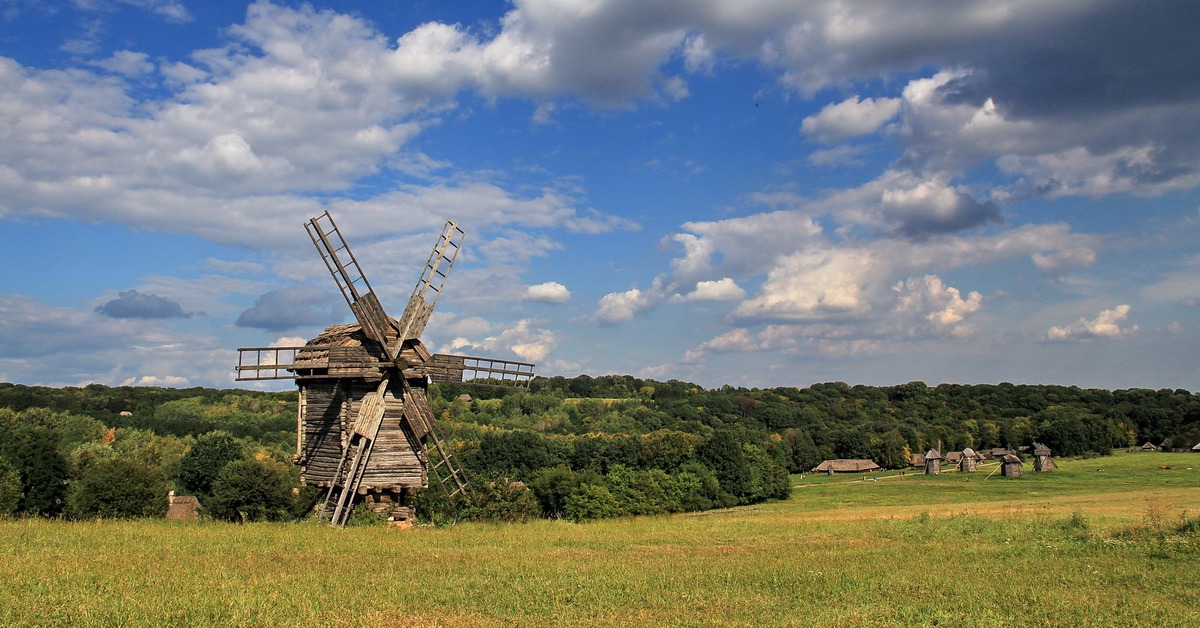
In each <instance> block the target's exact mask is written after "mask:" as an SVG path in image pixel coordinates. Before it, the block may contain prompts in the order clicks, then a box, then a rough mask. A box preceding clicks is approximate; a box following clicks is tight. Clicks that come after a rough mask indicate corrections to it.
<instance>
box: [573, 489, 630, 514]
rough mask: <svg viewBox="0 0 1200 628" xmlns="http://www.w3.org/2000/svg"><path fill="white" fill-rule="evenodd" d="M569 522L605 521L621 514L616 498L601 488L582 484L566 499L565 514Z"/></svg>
mask: <svg viewBox="0 0 1200 628" xmlns="http://www.w3.org/2000/svg"><path fill="white" fill-rule="evenodd" d="M565 514H566V515H567V518H568V519H570V520H571V521H576V522H578V521H588V520H591V519H607V518H609V517H617V516H620V515H621V514H623V513H622V512H621V507H620V504H619V503H617V498H616V497H613V494H612V493H611V492H609V490H608V489H607V488H605V487H603V486H598V485H595V484H584V485H582V486H580V487H579V490H577V491H575V492H574V493H572V494H571V496H570V497H568V498H567V507H566V513H565Z"/></svg>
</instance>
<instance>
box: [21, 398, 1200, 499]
mask: <svg viewBox="0 0 1200 628" xmlns="http://www.w3.org/2000/svg"><path fill="white" fill-rule="evenodd" d="M296 399H297V395H296V393H295V392H294V391H289V392H282V393H264V392H251V391H244V390H220V389H204V388H189V389H171V388H151V387H106V386H100V385H90V386H86V387H83V388H61V389H55V388H44V387H31V386H21V385H14V384H3V383H0V434H3V436H4V438H3V440H2V442H0V515H3V514H14V513H15V514H23V515H43V516H68V517H77V518H87V517H94V516H114V517H133V516H161V514H162V511H164V510H165V508H166V504H165V500H163V499H162V495H164V494H165V493H166V491H167V490H171V489H174V490H177V491H180V492H184V493H188V494H196V495H198V496H199V497H200V498H201V502H202V503H203V504H204V506H205V508H206V511H207V512H208V513H209V514H210V515H212V516H215V517H220V518H225V519H230V520H248V519H268V520H281V519H288V518H296V517H302V516H305V515H306V514H307V513H308V512H310V511H311V508H312V506H313V504H314V503H315V501H316V499H317V498H318V495H316V494H315V491H313V490H299V486H298V484H297V472H296V469H295V467H294V466H293V465H292V464H291V457H292V454H293V453H294V447H295V438H296V433H295V425H296V424H295V409H296ZM430 401H431V405H432V407H433V410H434V413H435V414H436V415H437V417H438V420H439V422H440V425H441V429H442V431H443V433H444V434H443V436H444V437H446V438H447V439H448V440H449V441H450V442H451V443H452V446H453V447H454V449H455V451H456V452H457V455H458V457H459V460H460V463H461V464H462V465H463V467H464V468H465V470H466V471H467V473H468V474H469V476H470V477H471V479H472V482H473V485H474V486H475V488H476V490H475V491H474V495H473V497H472V499H471V500H470V501H469V502H468V503H466V504H463V505H461V506H460V509H459V512H458V515H457V516H459V517H464V518H480V519H501V520H521V519H525V518H528V517H533V516H546V517H565V518H570V519H573V520H584V519H592V518H600V517H611V516H621V515H628V514H657V513H669V512H681V511H692V510H705V509H710V508H716V507H726V506H733V505H738V504H748V503H754V502H758V501H762V500H766V499H781V498H786V496H787V493H788V478H787V473H788V472H792V473H796V472H803V471H806V470H808V469H810V468H812V467H813V466H815V465H816V464H818V463H819V462H820V461H821V460H823V459H828V458H871V459H874V460H875V461H876V462H878V463H879V464H880V465H882V466H883V467H885V468H896V467H901V466H904V465H906V464H907V463H908V461H909V460H910V457H911V454H912V453H913V452H921V451H924V450H925V449H927V448H929V447H934V446H936V445H937V444H938V443H941V446H942V448H943V450H944V451H952V450H956V449H961V448H963V447H968V446H969V447H973V448H975V449H987V448H991V447H1001V446H1014V447H1015V446H1020V445H1026V444H1029V443H1030V442H1032V441H1034V440H1037V441H1039V442H1042V443H1045V444H1046V445H1048V446H1049V447H1050V448H1051V449H1053V450H1054V452H1055V455H1059V456H1090V455H1104V454H1107V453H1109V452H1110V451H1111V450H1112V449H1113V448H1124V447H1129V446H1132V445H1135V444H1140V443H1142V442H1145V441H1151V442H1153V443H1155V444H1159V445H1161V446H1163V447H1164V448H1167V449H1172V448H1174V449H1183V448H1189V447H1191V446H1193V445H1195V444H1196V443H1197V442H1198V441H1200V395H1196V394H1193V393H1190V392H1188V391H1186V390H1147V389H1130V390H1116V391H1110V390H1099V389H1082V388H1077V387H1064V386H1026V385H1013V384H997V385H955V384H943V385H939V386H933V387H931V386H927V385H926V384H924V383H922V382H910V383H907V384H902V385H898V386H889V387H873V386H850V385H847V384H844V383H840V382H837V383H826V384H816V385H813V386H810V387H807V388H790V387H787V388H771V389H758V388H753V389H748V388H735V387H730V386H725V387H722V388H719V389H704V388H702V387H700V386H698V385H695V384H691V383H687V382H680V381H675V380H672V381H667V382H659V381H654V380H643V379H638V378H634V377H629V376H615V375H614V376H602V377H590V376H587V375H581V376H578V377H574V378H564V377H551V378H538V379H536V380H534V381H533V383H532V384H531V386H530V388H529V389H528V390H514V389H506V388H489V387H478V386H470V387H468V386H436V385H435V386H433V387H432V388H431V390H430ZM427 493H429V494H430V495H429V499H428V500H427V502H428V503H425V504H424V505H423V506H422V508H421V509H419V514H424V515H425V516H428V517H435V516H437V513H439V512H444V507H445V505H444V504H438V503H437V500H436V499H434V497H433V495H432V493H433V492H432V491H427ZM419 505H420V504H419ZM422 511H423V512H422Z"/></svg>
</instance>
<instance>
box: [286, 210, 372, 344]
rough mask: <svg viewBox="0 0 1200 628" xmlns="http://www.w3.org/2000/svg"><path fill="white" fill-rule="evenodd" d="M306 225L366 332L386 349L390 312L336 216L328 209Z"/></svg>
mask: <svg viewBox="0 0 1200 628" xmlns="http://www.w3.org/2000/svg"><path fill="white" fill-rule="evenodd" d="M304 227H305V228H306V229H307V230H308V237H309V238H311V239H312V241H313V245H314V246H316V247H317V252H318V253H320V254H321V259H322V260H323V261H324V262H325V267H326V268H328V269H329V274H330V275H332V276H333V280H334V281H335V282H336V283H337V286H338V289H339V290H340V291H341V293H342V297H343V298H344V299H346V304H347V305H349V306H350V310H351V311H352V312H354V317H355V318H357V319H358V322H359V324H360V325H362V329H363V333H365V334H366V335H367V337H368V338H371V339H372V340H374V341H375V342H378V343H379V346H380V347H382V348H385V349H386V348H387V346H388V339H387V331H388V327H389V326H390V323H389V322H388V316H387V313H386V312H384V311H383V306H382V305H380V304H379V299H378V298H376V297H375V292H374V291H373V290H372V289H371V284H370V283H369V282H368V281H367V278H366V276H364V275H363V272H362V268H360V267H359V265H358V260H356V259H355V258H354V253H352V252H351V251H350V246H349V245H347V244H346V240H345V238H343V237H342V232H341V230H339V229H338V228H337V224H335V223H334V222H333V216H331V215H329V212H328V211H327V212H325V213H324V214H321V215H320V216H316V217H314V218H311V219H310V220H309V221H308V222H307V223H305V225H304ZM389 357H391V356H390V355H389Z"/></svg>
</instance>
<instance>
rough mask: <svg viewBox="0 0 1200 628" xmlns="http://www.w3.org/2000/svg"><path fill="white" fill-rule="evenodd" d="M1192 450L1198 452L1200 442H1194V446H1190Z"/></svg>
mask: <svg viewBox="0 0 1200 628" xmlns="http://www.w3.org/2000/svg"><path fill="white" fill-rule="evenodd" d="M1192 451H1194V452H1196V453H1200V443H1196V446H1195V447H1192Z"/></svg>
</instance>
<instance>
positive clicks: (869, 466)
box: [812, 459, 881, 475]
mask: <svg viewBox="0 0 1200 628" xmlns="http://www.w3.org/2000/svg"><path fill="white" fill-rule="evenodd" d="M880 469H881V467H880V466H879V465H877V464H875V461H874V460H854V459H839V460H826V461H824V462H822V463H821V464H819V465H817V466H815V467H813V469H812V470H813V473H828V474H829V475H833V474H834V473H867V472H870V471H879V470H880Z"/></svg>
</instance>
